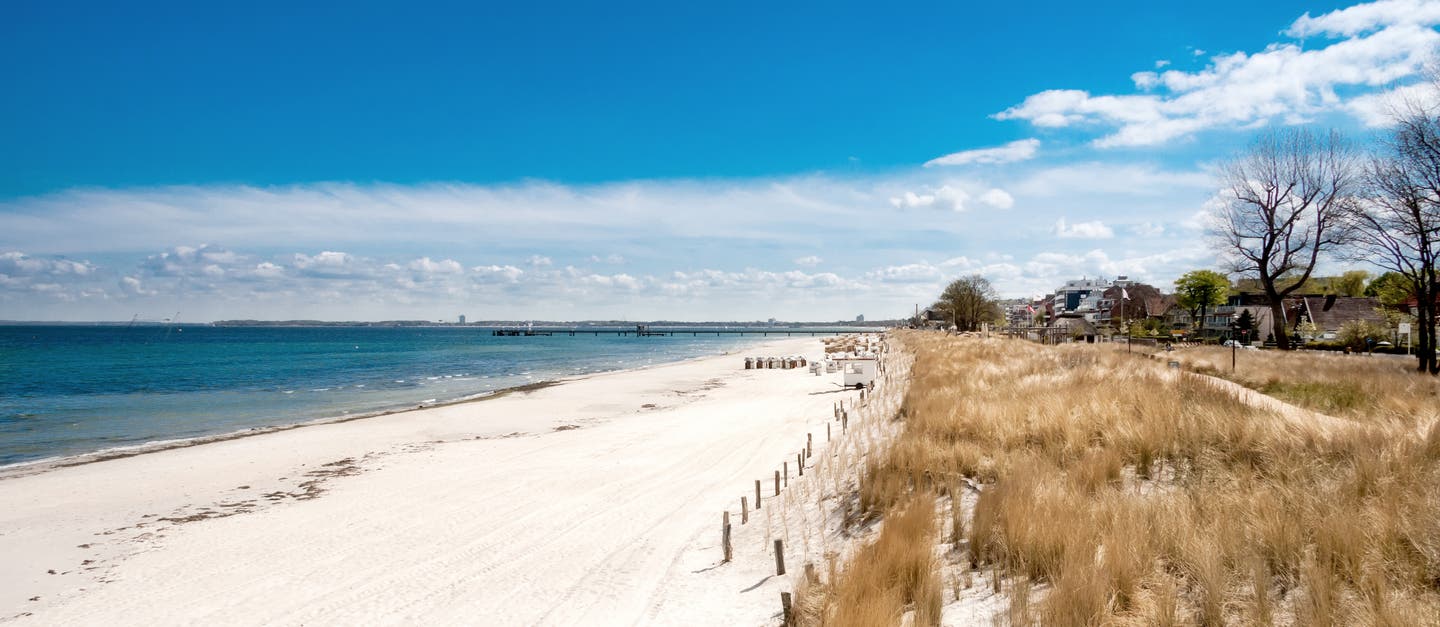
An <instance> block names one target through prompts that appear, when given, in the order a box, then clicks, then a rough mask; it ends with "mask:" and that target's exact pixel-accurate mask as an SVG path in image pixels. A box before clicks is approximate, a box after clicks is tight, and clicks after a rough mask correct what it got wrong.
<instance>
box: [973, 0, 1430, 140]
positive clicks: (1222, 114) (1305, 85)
mask: <svg viewBox="0 0 1440 627" xmlns="http://www.w3.org/2000/svg"><path fill="white" fill-rule="evenodd" d="M1437 7H1440V3H1436V2H1420V1H1418V0H1382V1H1381V2H1375V3H1370V4H1364V5H1358V6H1355V7H1350V8H1348V9H1342V10H1339V11H1334V12H1331V13H1326V14H1324V15H1321V16H1319V17H1311V16H1309V15H1308V14H1306V15H1305V16H1302V17H1301V18H1300V19H1298V20H1296V21H1295V23H1294V24H1292V25H1291V27H1290V28H1289V29H1288V31H1287V33H1288V34H1289V35H1290V36H1291V37H1304V36H1306V35H1328V36H1333V37H1336V38H1338V39H1334V40H1332V41H1330V42H1328V45H1322V46H1314V47H1309V48H1307V47H1305V46H1302V45H1301V44H1299V43H1293V42H1277V43H1273V44H1271V45H1270V46H1268V47H1266V48H1265V49H1264V50H1263V51H1260V52H1256V53H1254V54H1247V53H1245V52H1235V53H1232V54H1228V55H1220V56H1216V57H1214V58H1213V59H1212V60H1211V63H1210V64H1209V65H1208V66H1207V67H1205V68H1204V69H1201V70H1199V71H1195V72H1185V71H1180V70H1167V71H1164V72H1158V71H1142V72H1136V73H1135V74H1133V75H1131V80H1132V82H1134V84H1135V86H1136V88H1137V89H1139V90H1140V91H1141V92H1144V93H1138V94H1092V93H1090V92H1088V91H1084V90H1078V89H1051V90H1046V91H1042V92H1040V93H1037V94H1033V95H1031V96H1029V97H1027V98H1025V100H1024V101H1023V102H1021V103H1020V104H1018V105H1015V106H1013V107H1010V108H1008V109H1006V110H1004V111H1001V112H1000V113H997V114H996V115H995V117H996V118H998V119H1001V120H1024V121H1027V122H1030V123H1031V124H1033V125H1035V126H1037V127H1043V128H1061V127H1074V126H1081V125H1085V126H1087V127H1092V126H1093V127H1100V128H1109V129H1113V130H1112V132H1110V133H1109V134H1106V135H1104V136H1102V137H1100V138H1098V139H1096V140H1094V142H1093V143H1094V145H1095V146H1097V147H1101V148H1111V147H1123V146H1155V145H1159V144H1162V143H1164V142H1168V141H1173V140H1176V139H1183V138H1187V137H1190V136H1192V135H1194V134H1195V133H1197V132H1200V131H1203V130H1207V129H1215V128H1243V127H1247V126H1249V125H1253V124H1261V123H1266V122H1270V121H1279V122H1281V123H1287V124H1290V123H1298V122H1303V121H1306V120H1308V119H1309V118H1311V117H1313V116H1315V115H1318V114H1320V113H1324V112H1333V111H1341V112H1344V111H1351V109H1350V108H1349V107H1347V106H1346V101H1347V100H1348V98H1347V97H1343V96H1342V94H1355V95H1363V94H1364V93H1367V92H1369V91H1373V90H1375V89H1378V88H1384V87H1386V86H1389V85H1392V84H1394V83H1396V82H1400V81H1404V80H1407V79H1413V78H1414V77H1416V76H1417V75H1418V74H1419V73H1420V72H1421V71H1422V70H1423V68H1424V66H1425V64H1426V62H1427V61H1429V60H1430V59H1431V58H1432V57H1433V56H1434V54H1435V53H1436V51H1437V49H1440V33H1437V32H1436V31H1435V29H1434V28H1433V27H1434V26H1435V25H1437V24H1440V8H1437ZM1201 52H1202V51H1198V50H1197V51H1196V53H1197V54H1200V53H1201ZM1158 69H1159V68H1157V70H1158Z"/></svg>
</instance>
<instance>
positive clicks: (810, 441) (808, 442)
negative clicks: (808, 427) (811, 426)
mask: <svg viewBox="0 0 1440 627" xmlns="http://www.w3.org/2000/svg"><path fill="white" fill-rule="evenodd" d="M814 446H815V437H814V436H813V435H811V434H809V433H807V434H805V457H806V458H807V459H808V458H809V457H810V453H811V451H812V450H813V447H814Z"/></svg>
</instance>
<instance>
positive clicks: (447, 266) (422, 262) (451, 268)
mask: <svg viewBox="0 0 1440 627" xmlns="http://www.w3.org/2000/svg"><path fill="white" fill-rule="evenodd" d="M409 268H410V269H411V270H413V271H415V272H419V273H422V274H456V273H458V272H462V271H464V267H462V266H461V265H460V262H458V261H455V260H454V259H443V260H440V261H431V260H430V258H429V257H421V258H419V259H416V260H414V261H411V262H410V264H409Z"/></svg>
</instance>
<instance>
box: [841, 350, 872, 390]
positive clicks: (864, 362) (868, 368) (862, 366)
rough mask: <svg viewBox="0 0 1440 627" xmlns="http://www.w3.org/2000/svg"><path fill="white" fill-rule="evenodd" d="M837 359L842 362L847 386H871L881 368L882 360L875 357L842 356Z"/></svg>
mask: <svg viewBox="0 0 1440 627" xmlns="http://www.w3.org/2000/svg"><path fill="white" fill-rule="evenodd" d="M835 361H836V362H838V363H839V364H840V368H841V371H842V372H843V375H844V385H845V387H847V388H863V387H869V386H870V384H871V383H872V382H874V381H875V375H876V374H877V373H878V372H879V370H880V361H879V360H877V359H876V358H874V357H842V358H840V359H836V360H835Z"/></svg>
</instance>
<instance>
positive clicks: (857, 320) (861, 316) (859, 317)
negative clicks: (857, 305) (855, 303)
mask: <svg viewBox="0 0 1440 627" xmlns="http://www.w3.org/2000/svg"><path fill="white" fill-rule="evenodd" d="M855 321H856V322H864V321H865V314H860V315H858V316H855Z"/></svg>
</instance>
